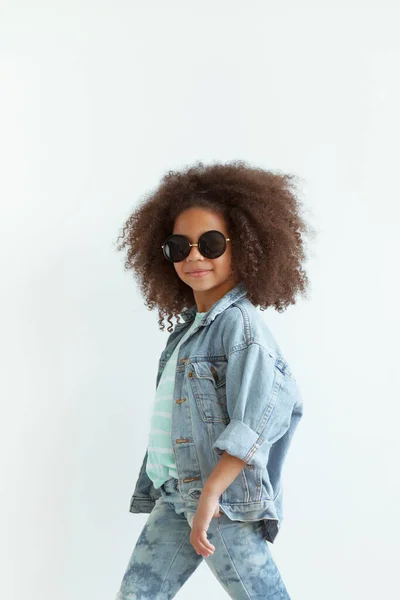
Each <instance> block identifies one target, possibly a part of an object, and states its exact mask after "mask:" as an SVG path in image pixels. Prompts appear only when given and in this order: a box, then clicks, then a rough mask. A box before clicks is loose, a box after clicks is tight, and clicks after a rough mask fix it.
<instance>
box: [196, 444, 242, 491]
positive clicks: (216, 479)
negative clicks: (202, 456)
mask: <svg viewBox="0 0 400 600" xmlns="http://www.w3.org/2000/svg"><path fill="white" fill-rule="evenodd" d="M246 464H247V463H245V461H244V460H241V459H240V458H237V457H236V456H232V455H231V454H228V453H227V452H226V450H224V451H223V454H222V456H221V458H220V459H219V461H218V462H217V464H216V465H215V467H214V469H213V470H212V471H211V473H210V475H209V476H208V479H207V481H206V483H205V485H204V487H203V491H202V493H201V495H202V496H209V497H212V498H216V499H217V500H218V498H219V497H220V496H221V494H222V493H223V492H224V491H225V490H226V488H227V487H228V486H230V484H231V483H232V481H234V480H235V479H236V477H237V476H238V475H239V473H240V471H241V470H242V469H243V467H244V466H246Z"/></svg>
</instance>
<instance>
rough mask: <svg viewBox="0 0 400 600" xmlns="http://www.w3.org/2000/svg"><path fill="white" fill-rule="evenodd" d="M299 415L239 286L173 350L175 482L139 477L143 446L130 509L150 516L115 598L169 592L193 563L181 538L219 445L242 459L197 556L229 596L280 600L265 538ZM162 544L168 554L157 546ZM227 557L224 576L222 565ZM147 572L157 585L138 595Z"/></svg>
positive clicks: (283, 364) (184, 326)
mask: <svg viewBox="0 0 400 600" xmlns="http://www.w3.org/2000/svg"><path fill="white" fill-rule="evenodd" d="M196 311H197V308H196V305H193V306H192V307H190V308H189V309H187V310H186V311H184V312H183V313H182V314H181V317H182V319H183V322H181V323H179V324H176V325H175V328H174V330H173V331H172V332H171V333H170V335H169V337H168V339H167V342H166V346H165V348H164V350H163V352H162V353H161V356H160V359H159V364H158V373H157V379H156V388H157V386H158V383H159V380H160V377H161V375H162V372H163V369H164V367H165V365H166V363H167V360H168V359H169V357H170V356H171V355H172V353H173V351H174V349H175V347H176V346H177V345H178V343H179V340H180V339H181V338H182V337H183V335H184V334H185V332H186V331H187V330H188V328H189V327H190V325H191V323H192V322H193V318H194V316H195V314H196ZM302 414H303V401H302V396H301V393H300V390H299V388H298V385H297V382H296V379H295V378H294V376H293V374H292V372H291V370H290V367H289V365H288V363H287V361H286V359H285V357H284V355H283V353H282V351H281V349H280V347H279V345H278V343H277V342H276V340H275V339H274V337H273V335H272V333H271V332H270V330H269V328H268V327H267V325H266V323H265V322H264V320H263V319H262V318H261V315H260V313H259V310H258V309H257V308H256V307H255V306H254V305H253V304H252V303H251V302H250V300H249V299H248V298H247V290H246V288H245V286H244V283H243V282H240V283H238V284H237V285H236V286H234V287H233V288H232V289H231V290H229V291H228V292H227V293H226V294H225V295H224V296H223V297H222V298H220V299H219V300H218V301H217V302H216V303H215V304H214V305H213V306H212V307H211V308H210V310H209V311H207V313H206V315H205V316H204V317H203V318H202V319H200V321H199V323H198V324H197V327H194V328H193V329H192V331H191V333H190V335H189V336H188V337H187V339H186V340H185V341H184V342H183V343H182V344H181V346H180V347H179V352H178V357H177V366H176V373H175V385H174V401H173V405H172V420H171V440H172V448H173V451H174V455H175V463H176V470H177V474H178V479H175V478H170V479H169V480H168V481H167V482H165V483H164V484H163V485H162V486H161V487H160V488H156V487H155V486H154V484H153V482H152V481H151V479H150V478H149V477H148V475H147V473H146V463H147V450H146V452H145V455H144V458H143V461H142V466H141V469H140V472H139V476H138V478H137V481H136V485H135V489H134V492H133V495H132V497H131V503H130V512H132V513H150V515H149V517H148V520H147V522H146V525H145V527H144V529H143V531H142V534H141V535H140V537H139V540H138V542H137V545H136V547H135V550H134V552H133V555H132V558H131V561H130V563H129V565H128V568H127V571H126V573H125V576H124V579H123V583H122V586H121V590H120V593H119V595H118V597H117V598H118V600H133V599H136V598H137V599H145V598H146V599H147V598H149V599H150V600H156V599H160V600H161V599H164V598H173V594H175V593H176V591H177V589H179V587H181V586H182V585H183V583H184V581H185V580H186V579H187V577H189V575H190V574H191V573H192V572H193V570H194V569H195V568H196V566H197V565H198V562H201V560H203V557H202V556H200V555H197V553H196V551H195V550H194V548H193V547H192V546H191V544H190V542H189V535H190V525H191V521H190V514H192V513H194V512H195V509H196V504H197V502H198V499H199V497H200V494H201V491H202V488H203V485H204V484H205V482H206V480H207V478H208V476H209V475H210V473H211V472H212V470H213V469H214V467H215V465H216V464H217V462H218V460H219V456H220V455H221V454H222V452H223V451H224V450H226V452H227V453H229V454H231V455H233V456H237V457H238V458H240V459H242V460H243V461H245V462H246V463H247V464H246V466H245V467H244V468H243V469H242V471H241V472H240V473H239V475H238V476H237V477H236V478H235V480H234V481H233V482H232V483H231V484H230V485H229V486H228V487H227V489H226V490H225V491H224V492H223V493H222V494H221V496H220V498H219V506H220V510H221V511H222V513H223V514H222V515H220V517H218V518H215V519H212V521H211V523H210V528H209V530H208V538H209V539H210V541H212V543H213V544H214V545H215V546H216V550H215V552H214V555H212V556H209V557H208V558H206V559H205V560H206V561H207V563H208V564H209V565H210V567H211V568H212V569H213V571H214V572H215V574H216V576H217V577H218V579H219V580H220V582H221V583H222V585H224V587H225V588H226V590H227V592H228V593H229V594H231V593H232V594H233V595H232V596H231V597H232V598H265V599H266V600H267V599H269V598H271V599H272V598H273V599H277V598H280V599H285V600H286V599H287V598H289V596H288V594H287V591H286V589H285V587H284V585H283V582H282V581H281V579H280V577H279V572H278V570H277V568H276V566H275V565H274V563H273V561H272V558H271V556H270V554H269V548H268V544H266V541H269V542H271V543H273V542H274V540H275V538H276V536H277V534H278V532H279V528H280V526H281V524H282V520H283V510H282V508H283V485H282V468H283V464H284V460H285V456H286V454H287V451H288V449H289V446H290V444H291V441H292V437H293V434H294V432H295V429H296V427H297V425H298V423H299V421H300V419H301V417H302ZM171 487H172V491H173V494H172V496H169V495H168V494H169V492H170V491H171ZM167 492H168V493H167ZM166 498H167V501H166ZM168 498H169V499H168ZM211 536H212V537H211ZM168 540H170V543H171V546H170V549H171V551H169V550H168V551H167V552H165V549H166V548H168V547H169V546H168V543H169V542H168ZM239 540H240V543H239ZM164 544H166V545H165V546H164ZM189 546H190V547H189ZM246 548H249V549H251V550H250V552H248V551H247V550H246ZM191 549H192V550H193V552H194V555H193V554H192V550H191ZM246 556H248V557H249V560H246ZM185 557H186V558H185ZM228 557H230V560H231V562H232V564H231V568H232V573H234V575H232V577H233V579H231V575H228V574H227V571H226V569H227V565H228V564H229V561H228ZM148 560H150V561H151V564H148ZM168 561H169V562H168ZM241 563H243V566H241ZM179 565H181V566H180V567H179ZM155 573H158V574H159V576H160V577H161V578H162V581H161V582H159V583H160V585H159V586H158V587H157V584H156V583H154V585H153V587H152V588H151V593H150V592H149V591H147V592H146V590H148V586H149V582H148V581H147V579H148V577H150V575H151V576H152V577H153V576H154V577H155V575H154V574H155ZM154 581H156V579H154ZM260 586H261V587H260ZM246 590H247V591H246ZM146 593H147V595H146ZM149 594H150V595H149ZM246 594H247V595H246Z"/></svg>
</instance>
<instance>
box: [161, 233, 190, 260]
mask: <svg viewBox="0 0 400 600" xmlns="http://www.w3.org/2000/svg"><path fill="white" fill-rule="evenodd" d="M163 250H164V256H165V258H167V259H168V260H170V261H171V262H179V261H181V260H183V259H185V258H186V257H187V256H188V254H189V242H188V240H187V239H186V238H185V237H184V236H183V235H178V234H174V235H171V236H170V237H169V238H167V240H166V241H165V243H164V248H163Z"/></svg>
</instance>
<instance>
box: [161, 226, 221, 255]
mask: <svg viewBox="0 0 400 600" xmlns="http://www.w3.org/2000/svg"><path fill="white" fill-rule="evenodd" d="M213 231H216V232H217V233H220V234H221V235H222V236H223V237H224V239H225V248H224V252H222V254H220V255H219V256H216V257H215V258H219V257H220V256H222V255H223V254H224V253H225V252H226V248H227V244H226V242H230V241H231V238H227V237H225V235H224V234H223V233H222V231H219V230H218V229H209V230H208V231H205V232H204V233H202V234H201V236H200V237H199V239H198V240H197V244H191V243H190V241H189V238H188V237H187V236H186V235H183V234H182V233H171V235H169V236H168V237H167V239H166V240H165V242H164V243H163V245H162V246H161V248H162V251H163V254H164V257H165V258H166V259H167V260H168V262H171V263H174V262H182V260H185V259H186V258H187V257H188V256H189V254H190V250H191V248H192V246H198V245H199V241H200V238H201V237H202V236H203V235H205V234H206V233H210V232H213ZM173 235H179V236H180V237H183V238H185V239H186V240H187V242H188V244H189V252H188V253H187V255H186V256H185V257H184V258H182V260H171V259H170V258H168V257H167V256H166V255H165V251H164V246H165V244H166V243H167V241H168V240H169V238H171V237H172V236H173ZM199 252H200V254H201V255H202V256H204V257H205V258H208V259H209V260H215V259H214V258H209V257H208V256H205V255H204V254H203V253H202V251H201V250H200V248H199Z"/></svg>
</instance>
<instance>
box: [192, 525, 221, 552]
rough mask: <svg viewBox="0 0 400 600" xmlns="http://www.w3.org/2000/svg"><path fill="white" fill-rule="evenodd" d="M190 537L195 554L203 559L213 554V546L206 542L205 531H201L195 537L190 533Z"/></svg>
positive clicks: (194, 534)
mask: <svg viewBox="0 0 400 600" xmlns="http://www.w3.org/2000/svg"><path fill="white" fill-rule="evenodd" d="M190 537H191V538H193V539H191V540H190V541H191V544H192V546H193V548H194V549H195V550H196V552H197V554H201V555H202V556H204V557H205V558H207V557H208V556H210V555H211V554H214V551H215V546H214V545H213V544H211V542H209V541H208V539H207V533H206V531H204V530H202V531H200V532H198V533H197V535H196V533H194V532H193V531H192V534H191V536H190Z"/></svg>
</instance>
